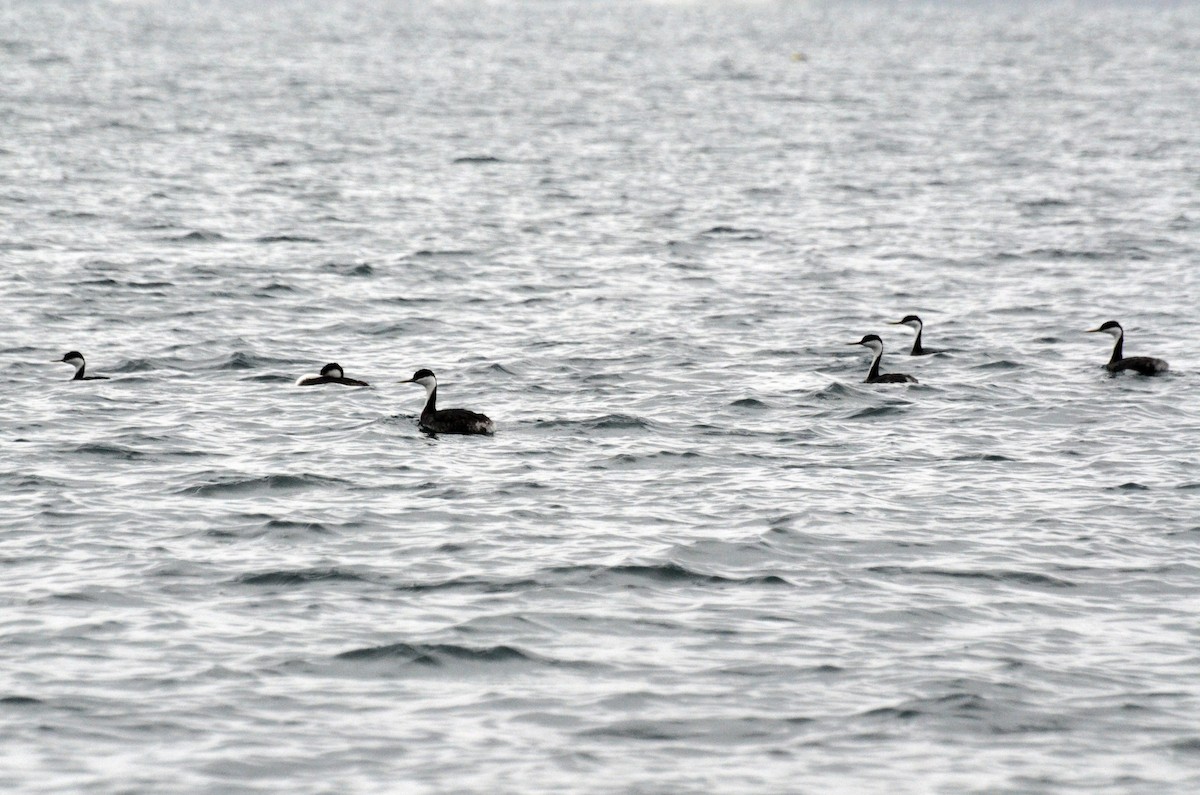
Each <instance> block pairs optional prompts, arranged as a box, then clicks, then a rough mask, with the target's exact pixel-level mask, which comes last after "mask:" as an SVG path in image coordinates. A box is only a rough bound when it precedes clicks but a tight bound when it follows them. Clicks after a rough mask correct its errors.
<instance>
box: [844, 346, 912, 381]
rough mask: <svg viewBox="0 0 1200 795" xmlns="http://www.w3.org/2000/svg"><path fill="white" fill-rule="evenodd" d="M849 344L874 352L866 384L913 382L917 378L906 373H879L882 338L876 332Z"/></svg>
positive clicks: (881, 356)
mask: <svg viewBox="0 0 1200 795" xmlns="http://www.w3.org/2000/svg"><path fill="white" fill-rule="evenodd" d="M848 344H850V345H862V346H863V347H864V348H870V349H871V350H872V351H874V352H875V358H874V359H873V360H872V361H871V371H870V372H869V373H867V380H866V381H865V383H868V384H915V383H917V379H915V378H913V377H912V376H911V375H908V374H907V373H884V374H883V375H880V374H879V360H880V359H882V358H883V340H881V339H879V335H878V334H868V335H867V336H865V337H863V338H862V339H861V340H859V341H858V342H851V343H848Z"/></svg>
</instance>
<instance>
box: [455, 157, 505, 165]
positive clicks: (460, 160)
mask: <svg viewBox="0 0 1200 795" xmlns="http://www.w3.org/2000/svg"><path fill="white" fill-rule="evenodd" d="M450 162H451V163H454V164H455V165H463V164H470V163H503V162H505V161H503V160H501V159H500V158H498V157H493V156H491V155H467V156H466V157H456V158H454V159H453V160H452V161H450Z"/></svg>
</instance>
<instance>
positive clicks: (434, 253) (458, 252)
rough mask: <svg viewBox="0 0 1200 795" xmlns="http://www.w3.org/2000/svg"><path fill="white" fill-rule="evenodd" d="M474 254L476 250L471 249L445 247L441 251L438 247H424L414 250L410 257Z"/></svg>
mask: <svg viewBox="0 0 1200 795" xmlns="http://www.w3.org/2000/svg"><path fill="white" fill-rule="evenodd" d="M474 255H475V252H474V251H471V250H470V249H452V248H451V249H445V250H444V251H439V250H438V249H431V248H423V249H420V250H418V251H414V252H413V253H412V254H410V255H409V258H410V259H435V258H437V257H472V256H474Z"/></svg>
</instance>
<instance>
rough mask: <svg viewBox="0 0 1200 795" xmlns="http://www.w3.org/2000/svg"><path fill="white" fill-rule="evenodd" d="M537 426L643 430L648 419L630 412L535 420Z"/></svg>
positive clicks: (646, 426)
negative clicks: (578, 418) (580, 417)
mask: <svg viewBox="0 0 1200 795" xmlns="http://www.w3.org/2000/svg"><path fill="white" fill-rule="evenodd" d="M534 424H535V425H536V426H537V427H539V428H571V427H578V428H587V429H592V430H625V429H640V430H645V429H647V428H649V427H650V421H649V420H644V419H642V418H641V417H635V416H633V415H631V414H605V415H603V416H601V417H592V418H590V419H586V420H537V421H536V422H535V423H534Z"/></svg>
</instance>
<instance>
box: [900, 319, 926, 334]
mask: <svg viewBox="0 0 1200 795" xmlns="http://www.w3.org/2000/svg"><path fill="white" fill-rule="evenodd" d="M900 325H902V326H908V327H909V328H910V329H912V330H913V331H920V330H921V321H919V320H901V321H900Z"/></svg>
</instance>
